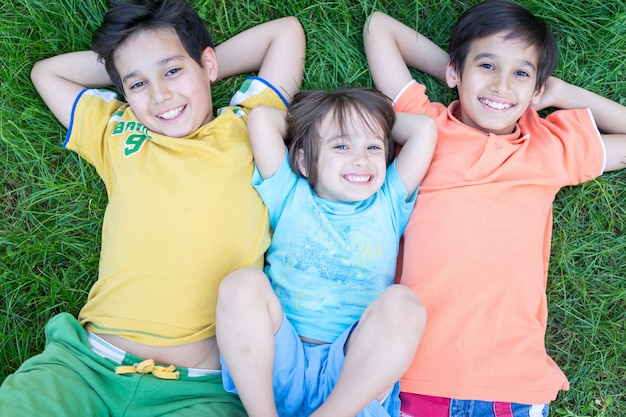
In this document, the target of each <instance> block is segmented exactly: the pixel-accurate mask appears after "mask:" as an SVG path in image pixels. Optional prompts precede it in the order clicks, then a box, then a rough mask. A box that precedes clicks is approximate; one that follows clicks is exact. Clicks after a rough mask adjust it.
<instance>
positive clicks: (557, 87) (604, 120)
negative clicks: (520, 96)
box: [534, 77, 626, 171]
mask: <svg viewBox="0 0 626 417" xmlns="http://www.w3.org/2000/svg"><path fill="white" fill-rule="evenodd" d="M534 107H535V108H536V109H538V110H539V109H542V108H546V107H557V108H560V109H577V108H588V109H590V110H591V113H592V114H593V117H594V119H595V121H596V124H597V125H598V128H599V129H600V130H601V131H602V132H603V134H602V140H603V141H604V145H605V148H606V166H605V171H614V170H617V169H622V168H626V107H625V106H622V105H621V104H619V103H617V102H615V101H612V100H610V99H608V98H606V97H602V96H600V95H598V94H596V93H593V92H591V91H589V90H586V89H584V88H582V87H578V86H576V85H573V84H569V83H567V82H565V81H563V80H560V79H558V78H556V77H550V78H549V79H548V81H547V82H546V86H545V90H544V92H543V94H542V96H541V101H540V102H539V103H537V104H536V105H535V106H534Z"/></svg>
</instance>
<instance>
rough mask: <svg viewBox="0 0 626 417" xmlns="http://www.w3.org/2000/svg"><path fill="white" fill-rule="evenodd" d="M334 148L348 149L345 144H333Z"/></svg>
mask: <svg viewBox="0 0 626 417" xmlns="http://www.w3.org/2000/svg"><path fill="white" fill-rule="evenodd" d="M335 149H339V150H341V151H345V150H346V149H348V147H347V146H346V145H335Z"/></svg>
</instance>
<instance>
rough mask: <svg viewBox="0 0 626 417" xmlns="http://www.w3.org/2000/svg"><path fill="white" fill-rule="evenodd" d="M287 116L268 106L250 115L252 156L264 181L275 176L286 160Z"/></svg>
mask: <svg viewBox="0 0 626 417" xmlns="http://www.w3.org/2000/svg"><path fill="white" fill-rule="evenodd" d="M286 115H287V113H285V112H284V111H282V110H278V109H275V108H272V107H268V106H258V107H255V108H253V109H252V110H251V111H250V114H249V115H248V131H249V133H250V145H251V147H252V155H253V156H254V162H255V164H256V166H257V168H258V170H259V173H260V174H261V177H262V178H263V179H267V178H270V177H271V176H273V175H274V174H275V173H276V171H277V170H278V168H279V167H280V165H281V164H282V163H283V160H284V159H285V154H286V147H285V142H284V139H283V138H284V137H285V135H286V133H287V123H286V121H285V117H286Z"/></svg>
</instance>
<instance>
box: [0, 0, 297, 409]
mask: <svg viewBox="0 0 626 417" xmlns="http://www.w3.org/2000/svg"><path fill="white" fill-rule="evenodd" d="M92 46H93V49H94V51H82V52H74V53H68V54H64V55H59V56H56V57H52V58H49V59H46V60H43V61H40V62H38V63H37V64H35V66H34V67H33V70H32V80H33V83H34V84H35V87H36V88H37V90H38V92H39V93H40V95H41V97H42V98H43V100H44V101H45V102H46V104H47V105H48V107H49V108H50V110H51V111H52V112H53V113H54V115H55V116H56V117H57V118H58V120H59V121H60V122H61V123H62V124H63V125H64V126H66V127H67V128H68V134H67V139H66V141H65V143H64V145H65V146H66V147H67V148H68V149H71V150H73V151H76V152H77V153H79V154H80V155H81V156H83V157H84V158H85V159H86V160H87V161H89V162H90V163H91V164H92V165H94V167H95V168H96V170H97V171H98V173H99V175H100V176H101V178H102V180H103V181H104V183H105V186H106V190H107V194H108V198H109V202H108V206H107V209H106V213H105V216H104V222H103V230H102V249H101V258H100V268H99V276H98V281H97V282H96V284H95V285H94V286H93V288H92V289H91V291H90V293H89V298H88V301H87V303H86V305H85V306H84V307H83V309H82V310H81V312H80V314H79V317H78V320H76V319H75V318H74V317H72V316H70V315H69V314H60V315H58V316H55V317H54V318H52V319H51V320H50V322H49V323H48V325H47V326H46V338H47V344H46V349H45V350H44V352H43V353H41V354H39V355H37V356H35V357H33V358H31V359H29V360H27V361H26V362H25V363H24V364H23V365H22V367H21V368H20V369H18V370H17V371H16V372H15V374H13V375H11V376H9V377H8V378H7V379H6V380H5V382H4V383H3V385H2V388H1V389H0V409H1V410H2V415H3V416H29V415H32V416H40V415H47V416H53V415H58V416H71V415H76V416H95V415H122V414H126V413H133V412H135V411H133V410H137V411H136V412H138V413H139V414H137V415H145V416H151V415H172V414H175V415H180V416H182V415H193V416H197V415H212V416H237V415H241V416H244V415H245V412H244V410H243V407H242V406H241V403H240V401H239V399H238V398H237V397H236V396H234V395H232V394H228V393H226V392H225V391H224V390H223V388H222V381H221V371H220V370H219V369H220V365H219V354H218V349H217V344H216V341H215V303H216V297H217V288H218V286H219V284H220V282H221V280H222V278H223V277H224V276H226V275H227V274H228V273H230V272H231V271H233V270H235V269H239V268H244V267H250V266H256V267H259V268H260V267H262V265H263V256H264V252H265V251H266V250H267V247H268V244H269V238H270V235H269V222H268V219H267V213H266V209H265V207H264V205H263V203H262V201H261V199H260V198H259V196H258V194H257V192H256V191H255V190H254V188H253V187H252V185H251V177H252V171H253V161H252V153H251V150H250V144H249V141H248V133H247V126H246V119H247V113H248V112H249V111H250V110H251V109H252V108H254V107H256V106H257V105H266V106H270V107H275V108H278V109H282V110H285V109H286V107H287V105H288V103H289V101H290V100H291V97H292V95H293V94H294V93H295V92H296V91H298V89H299V87H300V81H301V78H302V66H303V60H304V47H305V40H304V34H303V31H302V28H301V26H300V24H299V22H298V21H297V20H296V19H295V18H292V17H287V18H282V19H279V20H276V21H271V22H267V23H265V24H261V25H259V26H257V27H253V28H251V29H248V30H246V31H244V32H242V33H240V34H239V35H237V36H234V37H233V38H231V39H229V40H228V41H226V42H224V43H223V44H221V45H219V46H217V47H213V42H212V39H211V35H210V33H209V32H208V30H207V28H206V26H205V25H204V23H203V22H202V21H201V20H200V18H199V17H198V15H197V13H196V12H195V11H194V10H193V9H192V8H191V7H190V5H189V4H188V3H187V2H186V1H184V0H174V1H156V2H155V1H133V2H128V3H114V5H113V6H112V8H111V9H110V10H109V11H108V12H107V14H106V15H105V17H104V20H103V22H102V25H101V26H100V28H99V29H98V30H97V31H96V32H95V33H94V37H93V42H92ZM250 71H255V72H257V71H258V76H257V77H251V78H249V79H248V80H246V81H245V82H244V84H243V85H242V87H241V88H240V90H239V91H238V92H237V93H236V94H235V95H234V96H233V98H232V100H231V105H230V106H228V107H226V108H224V109H221V110H220V111H219V112H218V116H217V117H215V118H214V117H213V106H212V99H211V86H212V83H213V82H215V81H216V80H218V79H222V78H225V77H229V76H231V75H235V74H240V73H244V72H250ZM110 85H114V86H115V87H116V88H117V89H118V91H119V92H121V93H122V94H123V96H124V97H123V99H122V98H119V97H118V95H117V94H116V93H114V92H113V91H110V90H103V89H99V88H96V87H101V86H110Z"/></svg>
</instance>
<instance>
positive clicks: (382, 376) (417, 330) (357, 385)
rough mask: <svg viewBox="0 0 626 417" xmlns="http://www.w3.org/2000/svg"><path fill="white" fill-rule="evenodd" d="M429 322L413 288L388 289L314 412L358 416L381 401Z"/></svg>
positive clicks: (355, 334) (334, 416) (361, 325)
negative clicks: (333, 383) (330, 390)
mask: <svg viewBox="0 0 626 417" xmlns="http://www.w3.org/2000/svg"><path fill="white" fill-rule="evenodd" d="M425 324H426V310H425V308H424V305H423V304H422V302H421V300H420V299H419V298H418V297H417V296H416V295H415V294H414V293H413V292H412V291H411V290H410V289H409V288H407V287H405V286H401V285H394V286H392V287H390V288H388V289H387V290H385V292H383V294H381V296H380V297H379V298H378V299H377V300H376V301H374V302H373V303H372V304H371V305H370V306H369V307H368V308H367V309H366V310H365V312H364V313H363V316H362V317H361V320H360V321H359V324H358V325H357V327H356V328H355V329H354V331H353V332H352V334H351V335H350V338H349V339H348V342H347V343H346V347H345V352H346V360H345V363H344V365H343V369H342V370H341V374H340V375H339V379H338V380H337V384H336V385H335V388H334V389H333V391H332V392H331V393H330V395H329V396H328V398H327V399H326V402H324V404H322V405H321V406H320V407H319V408H318V409H317V410H316V411H315V412H314V413H313V414H312V415H311V416H312V417H322V416H332V417H341V416H346V417H348V416H350V417H354V416H355V415H356V414H358V413H359V412H360V411H361V410H363V408H365V406H366V405H367V404H369V403H370V402H371V401H372V400H373V399H378V400H379V401H380V400H382V399H383V398H384V397H385V395H387V393H388V392H389V390H390V389H391V388H392V387H393V385H394V384H395V383H396V381H398V380H399V379H400V377H401V376H402V374H403V373H404V372H405V371H406V370H407V369H408V367H409V365H410V364H411V361H412V360H413V357H414V356H415V351H416V349H417V346H418V344H419V341H420V340H421V337H422V333H423V332H424V326H425Z"/></svg>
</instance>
